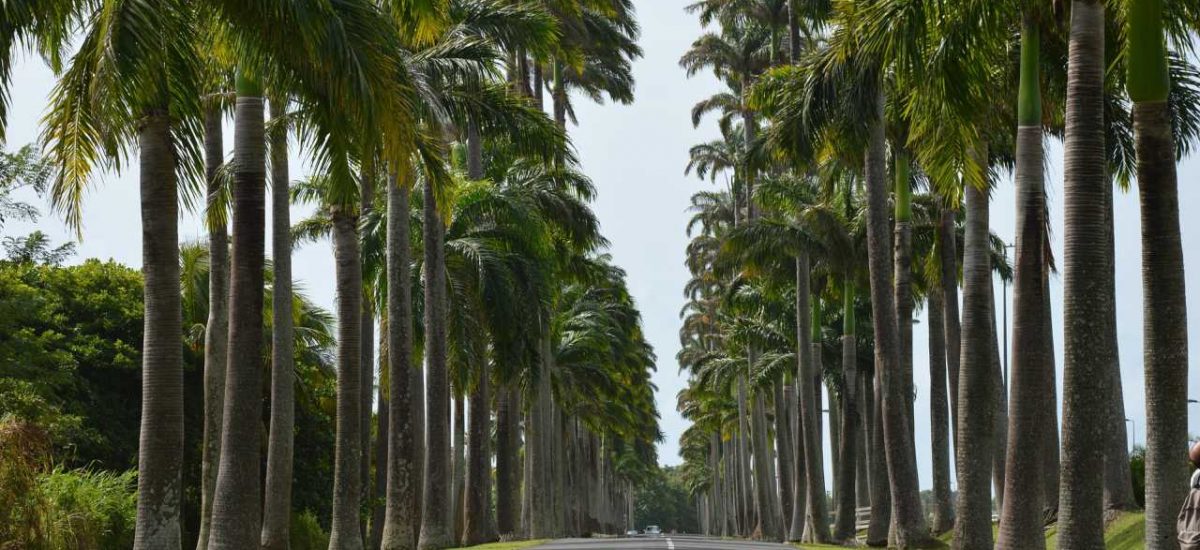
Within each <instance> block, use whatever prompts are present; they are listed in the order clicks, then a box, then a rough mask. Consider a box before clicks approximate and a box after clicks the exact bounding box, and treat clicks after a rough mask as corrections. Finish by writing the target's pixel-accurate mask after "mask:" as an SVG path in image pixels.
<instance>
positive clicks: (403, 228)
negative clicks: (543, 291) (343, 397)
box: [380, 167, 423, 550]
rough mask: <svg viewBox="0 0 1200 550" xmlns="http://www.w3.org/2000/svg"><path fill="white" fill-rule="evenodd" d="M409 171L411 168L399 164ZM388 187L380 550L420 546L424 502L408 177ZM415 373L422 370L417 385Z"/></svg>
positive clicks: (402, 549) (390, 183)
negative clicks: (417, 413)
mask: <svg viewBox="0 0 1200 550" xmlns="http://www.w3.org/2000/svg"><path fill="white" fill-rule="evenodd" d="M398 169H399V170H408V169H409V168H408V167H398ZM387 188H388V191H387V197H388V211H387V288H388V294H387V318H388V322H387V329H386V332H387V349H388V353H387V366H388V399H387V408H388V417H389V418H388V419H389V420H390V422H389V426H388V439H387V442H388V443H387V444H388V453H387V491H386V495H387V504H386V506H385V508H384V520H383V539H382V542H381V544H380V549H381V550H408V549H411V548H415V547H416V542H417V529H418V527H419V523H418V522H414V521H413V518H414V517H419V516H420V515H421V514H420V508H421V502H420V498H419V497H420V493H419V491H418V487H419V486H420V480H419V479H418V475H419V472H420V469H419V466H420V459H419V456H420V454H421V446H420V444H419V442H420V441H421V439H423V438H419V436H418V433H419V432H418V430H419V426H418V424H419V423H420V418H419V417H417V418H414V415H413V411H414V407H413V401H415V399H414V397H415V396H416V395H417V394H418V393H419V392H420V390H421V386H420V384H419V381H420V378H419V375H420V372H421V371H420V370H418V369H415V368H413V365H412V355H413V327H412V279H411V276H412V274H411V271H412V258H411V256H412V253H411V250H410V248H409V247H410V242H409V232H410V229H409V226H408V224H409V217H408V214H409V193H410V188H409V186H408V178H404V181H397V180H393V181H391V182H389V184H388V186H387ZM411 373H417V375H418V378H417V381H418V384H416V385H414V384H413V377H412V376H410V374H411Z"/></svg>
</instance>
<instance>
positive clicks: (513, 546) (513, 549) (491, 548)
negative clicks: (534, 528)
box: [452, 539, 550, 550]
mask: <svg viewBox="0 0 1200 550" xmlns="http://www.w3.org/2000/svg"><path fill="white" fill-rule="evenodd" d="M547 542H550V541H549V540H546V539H539V540H514V541H510V542H491V543H488V544H480V545H479V546H464V547H462V548H461V549H452V550H463V549H466V548H469V549H471V550H519V549H521V548H530V547H533V546H537V545H539V544H545V543H547Z"/></svg>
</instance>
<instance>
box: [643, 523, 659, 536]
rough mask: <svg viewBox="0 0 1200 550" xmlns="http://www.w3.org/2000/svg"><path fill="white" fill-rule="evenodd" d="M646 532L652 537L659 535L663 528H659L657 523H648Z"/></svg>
mask: <svg viewBox="0 0 1200 550" xmlns="http://www.w3.org/2000/svg"><path fill="white" fill-rule="evenodd" d="M645 533H646V534H647V535H650V536H652V537H657V536H659V535H661V534H662V529H659V527H658V526H657V525H647V526H646V531H645Z"/></svg>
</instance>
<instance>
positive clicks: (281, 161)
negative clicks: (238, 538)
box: [262, 99, 296, 550]
mask: <svg viewBox="0 0 1200 550" xmlns="http://www.w3.org/2000/svg"><path fill="white" fill-rule="evenodd" d="M286 110H287V103H286V101H284V100H282V99H276V100H273V101H271V119H272V120H274V121H279V120H280V119H281V118H282V117H283V116H284V114H285V112H286ZM287 138H288V136H287V128H286V127H283V126H280V127H278V128H275V129H274V130H273V131H272V132H271V136H270V140H271V143H270V145H271V258H272V265H273V266H274V270H275V280H274V282H273V284H272V285H271V320H272V324H271V327H272V330H271V428H270V435H269V436H268V440H267V481H266V491H267V492H266V495H265V502H264V504H263V530H262V548H263V550H267V549H271V550H275V549H278V550H287V549H288V548H289V547H290V545H289V535H290V526H291V518H292V438H293V428H294V426H295V422H296V409H295V397H294V393H295V389H296V382H295V375H294V374H293V365H292V361H293V359H292V354H293V346H294V342H295V338H294V335H293V329H292V235H291V230H292V222H291V215H290V212H289V208H290V207H291V205H292V197H291V194H290V192H289V189H288V146H287Z"/></svg>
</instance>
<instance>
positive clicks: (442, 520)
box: [419, 184, 456, 550]
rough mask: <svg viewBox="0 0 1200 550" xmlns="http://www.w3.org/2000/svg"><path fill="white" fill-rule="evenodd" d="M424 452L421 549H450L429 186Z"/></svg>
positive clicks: (441, 345) (442, 272) (439, 260)
mask: <svg viewBox="0 0 1200 550" xmlns="http://www.w3.org/2000/svg"><path fill="white" fill-rule="evenodd" d="M422 211H423V213H424V223H425V231H424V239H425V364H426V367H427V372H426V396H427V397H426V400H425V402H426V411H427V413H426V423H427V424H426V426H427V428H426V429H427V432H428V433H427V434H426V438H425V440H426V445H427V449H426V453H425V489H424V491H423V497H424V506H423V513H422V516H421V538H420V544H419V546H420V547H421V548H423V549H430V550H433V549H438V548H448V547H450V546H452V545H453V544H454V541H455V538H456V537H454V536H453V534H452V533H451V532H450V530H451V527H452V525H451V523H450V521H451V517H450V499H449V496H450V475H451V472H450V380H449V374H448V372H447V370H446V307H447V303H446V269H445V251H444V250H443V244H442V240H443V235H442V233H443V231H444V228H443V227H442V220H441V216H440V215H439V213H438V209H437V200H436V199H435V195H434V190H433V186H432V185H429V184H426V185H425V189H424V206H423V208H422Z"/></svg>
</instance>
